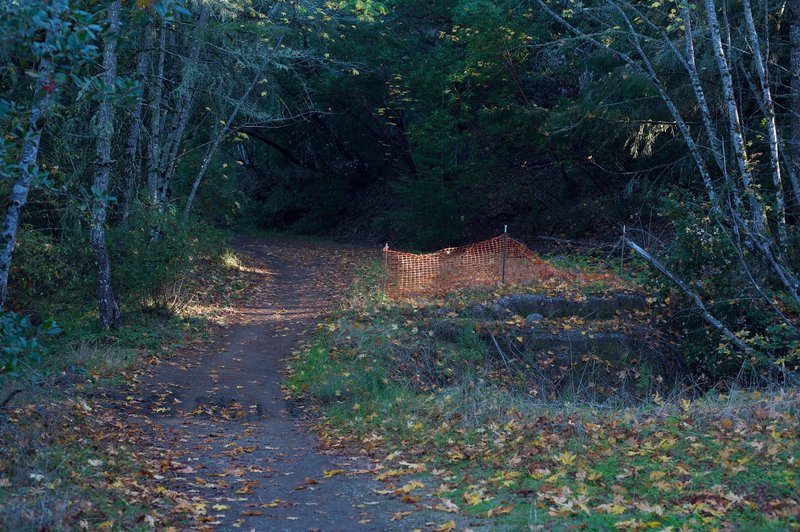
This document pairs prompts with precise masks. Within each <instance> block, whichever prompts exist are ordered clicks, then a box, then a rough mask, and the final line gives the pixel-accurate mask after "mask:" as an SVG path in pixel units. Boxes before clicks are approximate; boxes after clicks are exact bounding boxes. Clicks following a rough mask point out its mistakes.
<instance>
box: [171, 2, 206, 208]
mask: <svg viewBox="0 0 800 532" xmlns="http://www.w3.org/2000/svg"><path fill="white" fill-rule="evenodd" d="M200 9H201V10H200V15H199V17H198V20H197V26H198V27H202V26H203V25H204V24H205V23H206V22H207V21H208V17H209V9H208V8H207V7H205V6H202V7H201V8H200ZM189 46H190V49H191V51H190V52H189V57H188V60H187V61H186V62H185V63H184V68H183V74H182V76H181V83H180V86H179V87H178V90H177V91H176V93H177V96H178V102H177V104H176V105H175V109H176V111H175V113H174V116H173V119H172V125H171V128H170V132H169V135H168V136H167V137H166V138H165V139H164V147H163V148H162V150H161V160H160V161H159V186H158V190H159V198H160V201H161V202H162V203H165V202H166V201H167V200H168V199H169V184H170V183H171V181H172V176H173V175H174V173H175V165H176V164H177V162H178V155H179V153H180V148H181V145H182V144H183V135H184V133H185V132H186V127H187V126H188V125H189V119H190V118H191V117H192V111H193V110H194V103H195V90H196V88H197V78H198V68H199V60H200V53H201V52H202V51H203V42H202V41H200V42H196V43H195V44H194V46H192V45H191V44H190V45H189Z"/></svg>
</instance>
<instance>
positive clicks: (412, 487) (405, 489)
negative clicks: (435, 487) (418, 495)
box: [395, 480, 425, 493]
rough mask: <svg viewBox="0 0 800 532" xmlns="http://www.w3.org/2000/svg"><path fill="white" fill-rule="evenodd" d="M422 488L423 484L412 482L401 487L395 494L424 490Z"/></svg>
mask: <svg viewBox="0 0 800 532" xmlns="http://www.w3.org/2000/svg"><path fill="white" fill-rule="evenodd" d="M424 487H425V484H423V483H422V482H419V481H416V480H412V481H411V482H409V483H408V484H406V485H404V486H403V487H401V488H399V489H397V490H396V492H395V493H411V492H412V491H414V490H415V489H418V488H424Z"/></svg>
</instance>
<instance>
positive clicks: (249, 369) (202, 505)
mask: <svg viewBox="0 0 800 532" xmlns="http://www.w3.org/2000/svg"><path fill="white" fill-rule="evenodd" d="M234 248H235V249H236V251H237V254H238V255H239V257H240V258H241V260H242V261H243V266H244V268H245V269H246V270H247V271H249V272H251V274H253V275H255V276H258V277H259V281H258V282H256V283H254V284H253V285H252V288H251V289H250V290H249V291H248V293H247V295H246V297H245V298H243V299H242V300H240V301H239V302H238V303H237V304H236V305H235V306H234V307H233V308H232V309H230V314H229V315H228V317H227V321H228V324H227V325H226V326H224V327H221V328H219V329H218V330H216V331H214V332H213V333H212V335H211V337H210V339H209V340H208V341H206V342H203V343H201V344H195V345H192V346H189V347H187V348H185V349H182V350H180V351H179V352H178V353H176V354H175V355H174V356H171V357H170V358H169V359H168V360H167V361H166V362H165V363H163V364H161V363H160V364H158V365H157V366H153V367H152V371H150V372H149V374H148V375H145V376H143V377H142V379H141V382H140V385H139V386H138V389H137V392H138V396H139V397H141V399H142V400H141V401H131V402H130V403H129V404H135V405H136V406H135V410H134V412H135V414H134V415H136V416H137V417H139V418H140V419H141V420H142V422H144V423H146V424H147V426H148V429H149V431H151V432H152V433H154V434H157V435H158V438H157V440H156V442H155V445H156V446H157V447H158V448H159V450H161V451H162V452H163V455H164V458H165V460H168V461H169V465H168V470H169V473H168V482H167V483H166V484H165V486H166V487H167V488H168V489H170V490H173V491H175V492H179V493H182V494H183V497H181V500H180V501H179V508H182V509H184V510H186V513H187V514H188V515H189V516H190V517H191V518H193V519H194V520H195V524H196V525H198V526H201V527H202V526H204V525H205V526H209V527H218V528H220V529H232V528H239V527H241V528H244V529H247V530H249V529H252V528H255V529H256V530H310V529H319V530H322V529H324V530H352V529H355V528H365V529H383V530H385V529H387V528H393V526H392V525H393V523H392V522H391V521H390V519H391V517H392V513H393V511H394V512H397V511H400V510H401V508H400V506H402V504H401V503H399V502H395V501H391V500H387V499H386V498H385V497H384V498H382V497H380V496H379V495H376V493H375V490H376V489H378V488H381V487H382V485H381V484H379V483H377V482H376V481H375V480H373V479H372V478H371V476H370V474H374V473H375V471H374V464H373V463H372V462H370V461H369V460H367V459H365V457H364V456H363V455H361V456H359V455H355V456H351V455H349V454H346V453H345V454H342V453H340V452H333V451H332V450H327V449H322V448H321V447H320V444H319V441H318V440H317V439H316V438H315V436H314V435H313V434H312V433H311V432H309V427H308V425H307V423H305V422H304V417H305V416H304V413H303V407H302V405H298V404H296V403H294V402H292V401H291V400H290V399H289V398H288V397H287V396H286V394H285V391H284V390H283V388H282V382H283V381H284V380H285V379H286V370H287V366H286V364H287V359H288V358H289V357H290V356H291V355H292V354H293V353H295V352H298V351H299V350H301V349H302V348H303V347H304V342H305V341H306V340H309V339H310V335H311V334H313V333H314V331H315V326H316V325H317V323H318V321H319V320H320V319H322V318H323V317H324V316H325V315H326V314H327V313H328V312H330V310H331V309H332V307H333V305H334V304H335V302H336V301H337V299H338V297H340V296H341V295H342V294H344V293H345V292H346V289H347V287H348V286H349V284H350V283H351V281H352V275H353V273H354V272H353V266H354V265H355V264H357V263H359V262H360V261H361V262H363V260H364V258H365V254H366V253H368V252H367V251H365V250H363V249H358V248H346V247H333V246H326V245H322V244H311V243H307V242H301V241H289V240H285V239H280V238H252V237H239V238H238V239H237V240H236V241H235V243H234ZM164 476H167V475H164ZM173 511H174V510H173ZM419 519H424V517H423V516H422V515H420V516H418V520H419ZM421 524H424V521H423V523H421ZM404 526H408V523H405V524H404Z"/></svg>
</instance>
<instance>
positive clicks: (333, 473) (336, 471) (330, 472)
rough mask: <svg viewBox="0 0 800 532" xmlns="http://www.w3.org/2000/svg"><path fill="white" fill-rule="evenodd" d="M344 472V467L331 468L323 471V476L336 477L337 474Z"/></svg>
mask: <svg viewBox="0 0 800 532" xmlns="http://www.w3.org/2000/svg"><path fill="white" fill-rule="evenodd" d="M344 472H345V470H344V469H331V470H328V471H323V472H322V478H331V477H335V476H336V475H341V474H342V473H344Z"/></svg>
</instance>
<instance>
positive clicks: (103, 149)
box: [89, 0, 122, 329]
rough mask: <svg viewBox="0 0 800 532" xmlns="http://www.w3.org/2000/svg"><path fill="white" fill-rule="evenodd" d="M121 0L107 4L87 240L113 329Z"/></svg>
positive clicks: (106, 320)
mask: <svg viewBox="0 0 800 532" xmlns="http://www.w3.org/2000/svg"><path fill="white" fill-rule="evenodd" d="M121 10H122V0H114V2H112V3H111V4H110V5H109V6H108V35H107V37H106V42H105V47H104V50H103V96H102V101H101V102H100V108H99V109H98V111H97V161H98V162H97V172H96V173H95V176H94V186H93V187H92V188H93V193H94V199H93V201H92V226H91V233H90V238H89V241H90V243H91V246H92V252H93V253H94V267H95V281H96V287H97V306H98V310H99V311H100V326H101V327H103V328H104V329H108V328H115V327H118V326H119V324H120V313H119V304H118V303H117V298H116V296H115V294H114V289H113V287H112V284H111V264H110V262H109V260H108V249H107V248H106V213H107V210H108V209H107V207H108V199H107V198H108V181H109V174H110V171H111V140H112V139H113V137H114V106H113V104H112V101H111V91H112V90H113V87H114V85H115V82H116V79H117V38H118V37H119V16H120V11H121Z"/></svg>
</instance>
